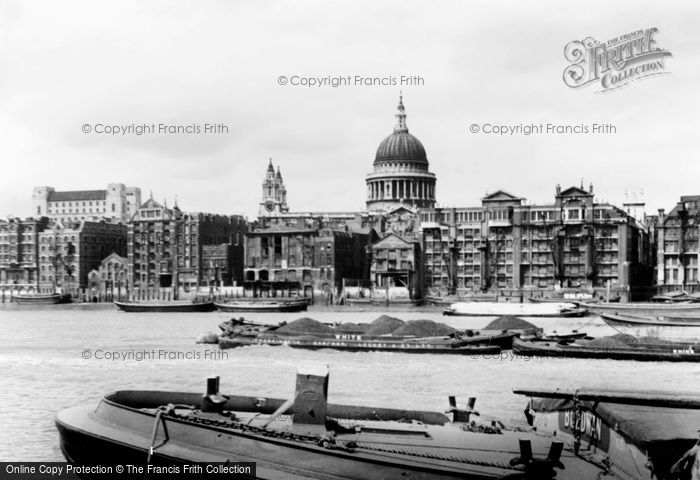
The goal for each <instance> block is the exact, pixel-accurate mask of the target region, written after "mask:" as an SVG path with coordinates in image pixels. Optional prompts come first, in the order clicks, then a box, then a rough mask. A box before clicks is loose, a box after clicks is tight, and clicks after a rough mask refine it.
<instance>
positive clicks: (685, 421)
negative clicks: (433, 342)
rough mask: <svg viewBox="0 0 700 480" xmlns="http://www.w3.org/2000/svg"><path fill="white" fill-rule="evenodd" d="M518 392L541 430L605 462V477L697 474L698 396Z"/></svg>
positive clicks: (533, 423)
mask: <svg viewBox="0 0 700 480" xmlns="http://www.w3.org/2000/svg"><path fill="white" fill-rule="evenodd" d="M515 393H516V394H520V395H525V396H527V397H529V398H530V402H529V404H528V407H527V408H526V416H527V417H528V423H529V424H530V425H531V426H533V427H534V428H536V430H537V432H539V433H540V434H542V435H556V437H557V438H559V439H561V440H563V441H564V442H566V443H567V444H568V445H570V446H571V448H572V450H573V451H574V452H575V453H576V454H577V455H580V456H582V457H584V458H587V459H589V461H592V462H595V463H599V464H602V465H606V474H605V475H603V477H602V478H607V476H608V475H611V476H613V478H625V479H628V478H629V479H632V478H635V479H636V478H656V479H691V478H694V477H693V475H694V474H693V472H695V474H697V466H698V463H699V462H700V457H698V455H699V453H698V452H699V451H700V449H699V448H698V436H697V426H698V425H700V400H698V398H697V396H696V395H689V394H684V393H654V392H615V391H607V390H606V391H603V390H584V389H580V390H532V389H531V388H530V389H520V390H518V389H516V390H515ZM557 478H559V477H557ZM581 478H582V479H583V478H584V477H581ZM591 478H593V477H591ZM596 478H600V477H596Z"/></svg>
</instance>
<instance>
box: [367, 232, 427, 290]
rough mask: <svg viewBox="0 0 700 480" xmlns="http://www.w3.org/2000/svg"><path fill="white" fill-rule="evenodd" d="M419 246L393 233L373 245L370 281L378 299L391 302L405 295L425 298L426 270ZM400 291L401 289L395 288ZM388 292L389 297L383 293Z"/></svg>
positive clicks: (417, 243)
mask: <svg viewBox="0 0 700 480" xmlns="http://www.w3.org/2000/svg"><path fill="white" fill-rule="evenodd" d="M421 264H422V262H421V249H420V243H419V242H417V241H415V240H411V239H408V240H407V239H406V238H403V237H401V236H399V235H397V234H394V233H390V234H389V235H387V236H385V237H384V238H382V239H381V240H379V241H378V242H376V243H374V244H373V245H372V263H371V280H372V285H373V286H374V288H375V290H376V292H375V294H376V295H379V296H385V297H386V298H389V299H391V298H392V297H397V296H399V294H397V293H396V291H397V290H399V291H403V292H404V296H405V297H406V298H420V297H421V296H422V285H423V279H422V278H421V277H422V273H423V269H422V267H421ZM396 287H398V289H397V288H396ZM384 289H386V290H385V291H386V295H382V291H384Z"/></svg>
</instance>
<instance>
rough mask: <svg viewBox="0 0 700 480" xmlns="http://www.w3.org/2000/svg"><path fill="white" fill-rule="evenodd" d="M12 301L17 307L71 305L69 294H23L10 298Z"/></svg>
mask: <svg viewBox="0 0 700 480" xmlns="http://www.w3.org/2000/svg"><path fill="white" fill-rule="evenodd" d="M12 301H13V302H15V303H16V304H18V305H57V304H60V303H71V302H72V298H71V295H70V293H47V294H40V293H37V294H25V295H16V296H14V297H12Z"/></svg>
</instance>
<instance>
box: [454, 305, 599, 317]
mask: <svg viewBox="0 0 700 480" xmlns="http://www.w3.org/2000/svg"><path fill="white" fill-rule="evenodd" d="M587 313H588V311H587V310H586V309H585V308H581V307H578V306H576V305H574V304H573V303H567V302H562V303H507V302H503V303H500V302H458V303H453V304H452V305H450V306H449V307H447V308H446V309H445V310H444V311H443V315H449V316H461V317H494V316H502V315H511V316H519V317H583V316H584V315H586V314H587Z"/></svg>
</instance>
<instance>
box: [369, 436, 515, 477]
mask: <svg viewBox="0 0 700 480" xmlns="http://www.w3.org/2000/svg"><path fill="white" fill-rule="evenodd" d="M356 446H357V448H362V449H364V450H370V451H376V452H384V453H393V454H397V455H407V456H411V457H421V458H430V459H433V460H446V461H448V462H455V463H466V464H469V465H478V466H482V467H495V468H502V469H507V470H515V471H522V469H521V468H517V467H514V466H511V465H510V464H508V463H503V462H495V461H487V460H476V459H474V458H469V457H463V456H454V455H446V454H441V453H433V452H416V451H413V450H408V449H405V448H397V447H380V446H376V445H372V444H369V443H366V442H356Z"/></svg>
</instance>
